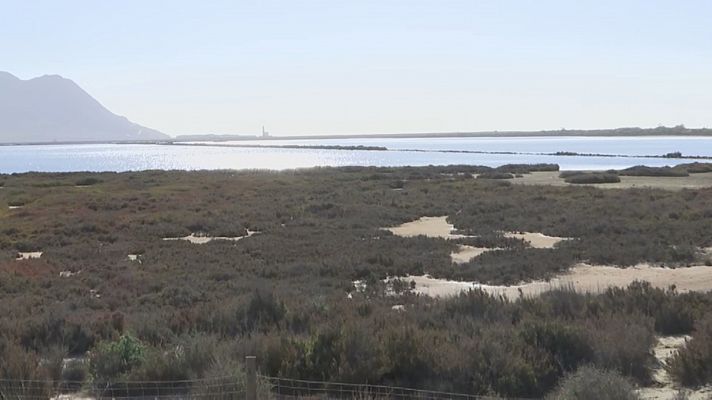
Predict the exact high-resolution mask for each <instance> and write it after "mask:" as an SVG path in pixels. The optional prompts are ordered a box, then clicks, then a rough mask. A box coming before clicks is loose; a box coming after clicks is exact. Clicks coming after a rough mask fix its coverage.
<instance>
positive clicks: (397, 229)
mask: <svg viewBox="0 0 712 400" xmlns="http://www.w3.org/2000/svg"><path fill="white" fill-rule="evenodd" d="M383 229H385V230H387V231H390V232H391V233H393V234H394V235H396V236H401V237H415V236H426V237H431V238H443V239H461V238H466V237H471V236H466V235H456V234H453V233H452V231H454V230H455V226H454V225H453V224H450V223H448V222H447V216H442V217H420V218H418V219H417V220H415V221H411V222H406V223H404V224H402V225H398V226H394V227H391V228H383Z"/></svg>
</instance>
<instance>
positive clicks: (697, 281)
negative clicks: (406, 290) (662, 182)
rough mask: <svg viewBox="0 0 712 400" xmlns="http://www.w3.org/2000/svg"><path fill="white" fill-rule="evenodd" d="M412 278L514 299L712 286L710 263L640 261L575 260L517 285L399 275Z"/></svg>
mask: <svg viewBox="0 0 712 400" xmlns="http://www.w3.org/2000/svg"><path fill="white" fill-rule="evenodd" d="M401 279H403V280H405V281H407V282H411V281H414V282H415V290H414V291H415V293H420V294H423V295H427V296H431V297H448V296H455V295H457V294H459V293H460V292H463V291H467V290H469V289H482V290H484V291H485V292H488V293H492V294H497V295H503V296H505V297H507V298H508V299H510V300H512V299H516V298H517V297H519V296H520V295H523V296H526V297H532V296H538V295H540V294H541V293H543V292H546V291H549V290H552V289H558V288H570V289H574V290H576V291H578V292H586V293H600V292H602V291H605V290H606V289H608V288H610V287H626V286H628V285H630V284H631V283H633V282H634V281H646V282H650V284H651V285H652V286H654V287H658V288H663V289H666V288H668V287H670V285H675V286H676V288H677V290H678V291H679V292H689V291H698V292H707V291H710V290H712V267H707V266H692V267H685V268H675V269H672V268H662V267H653V266H650V265H647V264H640V265H637V266H634V267H629V268H618V267H613V266H603V265H589V264H577V265H576V266H574V267H573V268H572V269H571V270H570V271H568V272H566V273H564V274H561V275H558V276H557V277H555V278H553V279H551V280H550V281H548V282H547V281H533V282H526V283H521V284H518V285H509V286H505V285H485V284H480V283H477V282H460V281H449V280H446V279H436V278H432V277H430V276H429V275H422V276H407V277H405V278H401Z"/></svg>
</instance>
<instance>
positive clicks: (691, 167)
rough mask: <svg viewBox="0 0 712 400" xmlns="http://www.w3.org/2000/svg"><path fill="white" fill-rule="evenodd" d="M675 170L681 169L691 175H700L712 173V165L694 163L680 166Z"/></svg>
mask: <svg viewBox="0 0 712 400" xmlns="http://www.w3.org/2000/svg"><path fill="white" fill-rule="evenodd" d="M675 168H681V169H684V170H685V171H687V172H688V173H690V174H699V173H703V172H712V163H709V162H705V163H701V162H693V163H688V164H679V165H677V166H676V167H675Z"/></svg>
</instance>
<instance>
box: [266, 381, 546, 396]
mask: <svg viewBox="0 0 712 400" xmlns="http://www.w3.org/2000/svg"><path fill="white" fill-rule="evenodd" d="M258 377H259V378H260V380H261V381H262V382H266V383H267V384H268V385H269V387H270V393H271V394H272V395H273V396H274V397H275V398H276V399H278V400H282V399H284V400H289V399H304V398H316V399H343V400H347V399H357V400H359V399H377V400H378V399H382V400H502V399H509V400H532V399H523V398H513V397H508V398H503V397H492V396H482V395H473V394H464V393H451V392H443V391H434V390H422V389H413V388H406V387H399V386H383V385H370V384H352V383H334V382H322V381H308V380H300V379H289V378H275V377H270V376H263V375H258Z"/></svg>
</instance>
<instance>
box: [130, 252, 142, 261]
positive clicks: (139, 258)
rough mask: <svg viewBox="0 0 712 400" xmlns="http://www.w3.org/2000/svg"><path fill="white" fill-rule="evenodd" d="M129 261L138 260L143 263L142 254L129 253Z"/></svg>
mask: <svg viewBox="0 0 712 400" xmlns="http://www.w3.org/2000/svg"><path fill="white" fill-rule="evenodd" d="M128 258H129V261H138V262H139V263H141V255H140V254H129V255H128Z"/></svg>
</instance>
